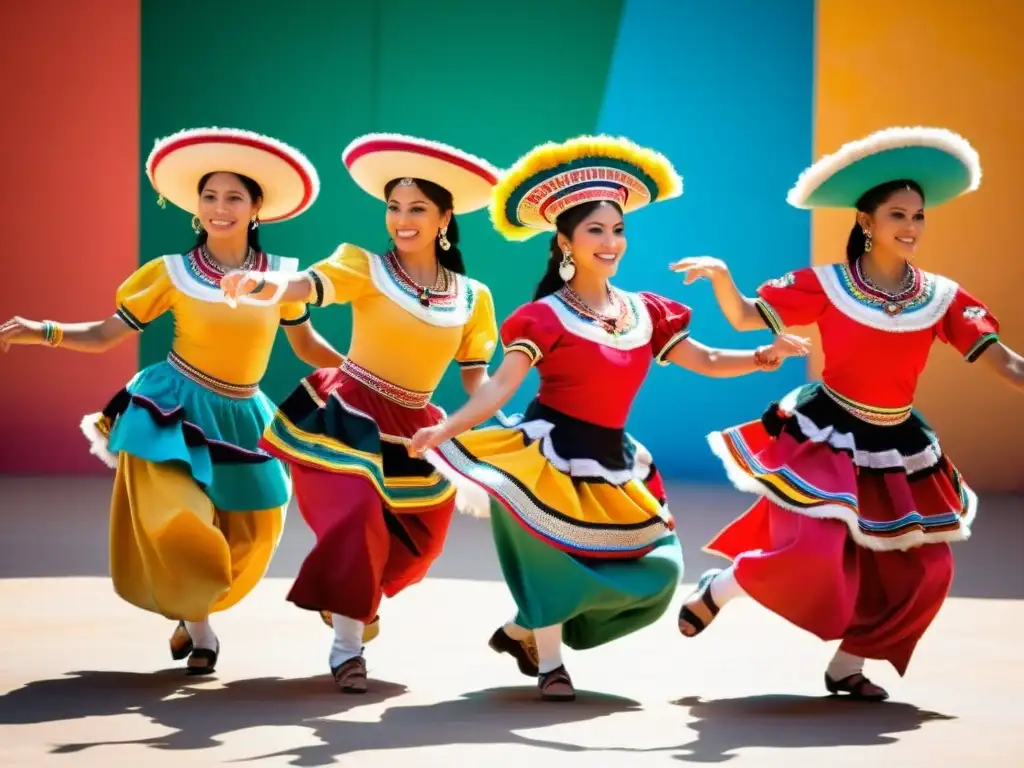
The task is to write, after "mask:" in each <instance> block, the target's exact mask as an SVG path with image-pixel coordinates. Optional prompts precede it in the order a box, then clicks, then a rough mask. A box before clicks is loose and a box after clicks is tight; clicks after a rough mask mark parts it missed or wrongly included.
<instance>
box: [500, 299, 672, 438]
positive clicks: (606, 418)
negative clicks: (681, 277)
mask: <svg viewBox="0 0 1024 768" xmlns="http://www.w3.org/2000/svg"><path fill="white" fill-rule="evenodd" d="M615 291H616V293H617V294H618V296H619V298H620V299H622V300H623V301H624V302H625V303H626V306H627V307H628V309H629V314H630V315H631V320H630V323H629V324H628V325H627V327H626V329H625V330H623V331H621V332H619V333H614V334H613V333H610V332H608V331H607V330H605V329H604V328H603V327H602V326H600V325H598V324H597V323H596V322H594V321H593V320H591V319H589V318H587V317H585V316H584V315H582V314H581V313H579V312H578V311H576V310H575V309H574V308H573V307H572V306H571V305H570V303H569V302H567V301H566V300H565V299H564V298H563V297H562V296H561V295H560V294H553V295H551V296H547V297H545V298H543V299H541V300H539V301H534V302H531V303H530V304H525V305H523V306H521V307H520V308H519V309H517V310H516V311H515V312H513V313H512V315H511V316H509V318H508V319H507V320H506V321H505V322H504V323H503V324H502V326H501V340H502V344H503V345H504V348H505V353H506V354H508V353H509V352H512V351H518V352H523V353H525V354H526V355H528V356H529V357H530V360H531V361H532V364H533V365H535V366H537V371H538V373H539V374H540V391H539V393H538V395H537V398H538V400H539V401H540V403H541V404H542V405H546V406H548V407H549V408H553V409H555V410H557V411H560V412H562V413H564V414H566V415H568V416H572V417H573V418H576V419H580V420H581V421H586V422H589V423H591V424H597V425H599V426H603V427H609V428H612V429H623V428H624V427H625V425H626V418H627V416H628V415H629V409H630V407H631V406H632V404H633V399H634V398H635V397H636V393H637V392H638V391H639V389H640V385H641V384H643V381H644V378H645V377H646V376H647V372H648V370H649V369H650V366H651V360H654V361H656V362H658V363H659V364H662V365H665V364H666V363H665V356H666V355H667V354H668V353H669V351H670V350H671V349H672V348H673V347H674V346H675V345H676V344H678V343H679V342H680V341H682V340H683V339H685V338H686V337H687V336H688V335H689V325H690V314H691V312H690V308H689V307H686V306H684V305H682V304H679V303H678V302H675V301H672V300H671V299H666V298H664V297H662V296H657V295H655V294H653V293H626V292H625V291H619V290H618V289H615Z"/></svg>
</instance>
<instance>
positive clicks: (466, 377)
mask: <svg viewBox="0 0 1024 768" xmlns="http://www.w3.org/2000/svg"><path fill="white" fill-rule="evenodd" d="M459 374H460V375H461V377H462V388H463V389H464V390H466V394H467V395H469V396H470V397H472V396H473V395H474V394H476V391H477V390H478V389H480V387H482V386H483V385H484V384H486V383H487V382H488V381H490V378H489V377H488V375H487V366H486V365H478V366H474V367H473V368H463V369H462V370H461V371H459ZM498 407H499V408H500V407H501V406H498Z"/></svg>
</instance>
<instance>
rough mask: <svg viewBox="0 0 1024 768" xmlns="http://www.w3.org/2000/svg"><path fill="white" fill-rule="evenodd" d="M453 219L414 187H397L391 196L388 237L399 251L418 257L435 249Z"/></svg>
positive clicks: (449, 213)
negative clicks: (419, 253)
mask: <svg viewBox="0 0 1024 768" xmlns="http://www.w3.org/2000/svg"><path fill="white" fill-rule="evenodd" d="M451 218H452V212H451V211H442V210H441V208H440V207H438V205H437V204H436V203H434V202H432V201H431V200H430V198H428V197H427V195H426V194H424V193H423V190H421V189H420V188H419V187H418V186H416V185H415V184H410V185H404V184H396V185H395V187H394V189H392V190H391V194H390V195H389V196H388V209H387V214H386V216H385V223H386V224H387V228H388V234H390V235H391V239H392V240H394V241H395V247H396V248H397V249H398V250H399V251H405V252H407V253H417V252H419V251H424V250H427V249H430V248H433V247H434V242H435V241H436V240H437V233H438V232H439V231H440V230H441V229H442V228H444V227H447V226H448V222H449V221H450V220H451Z"/></svg>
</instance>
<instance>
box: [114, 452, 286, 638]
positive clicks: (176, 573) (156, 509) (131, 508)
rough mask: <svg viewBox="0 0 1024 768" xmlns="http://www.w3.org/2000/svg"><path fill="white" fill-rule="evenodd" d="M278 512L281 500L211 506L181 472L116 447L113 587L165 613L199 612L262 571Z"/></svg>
mask: <svg viewBox="0 0 1024 768" xmlns="http://www.w3.org/2000/svg"><path fill="white" fill-rule="evenodd" d="M284 517H285V507H278V508H275V509H267V510H261V511H257V512H227V511H223V510H218V509H215V508H214V506H213V504H212V502H211V501H210V499H209V498H208V497H207V496H206V494H204V493H203V491H202V490H201V489H200V488H199V486H198V485H196V483H195V481H194V480H193V479H192V478H191V476H190V475H188V474H187V473H186V472H184V471H182V470H180V469H176V468H174V467H172V466H170V465H166V464H154V463H151V462H148V461H144V460H142V459H139V458H137V457H135V456H132V455H130V454H127V453H124V452H122V453H120V454H119V455H118V461H117V475H116V476H115V478H114V494H113V497H112V499H111V505H110V574H111V577H112V579H113V582H114V590H115V591H116V592H117V594H118V595H120V596H121V597H122V598H124V599H125V600H127V601H128V602H129V603H131V604H132V605H135V606H137V607H139V608H142V609H143V610H146V611H151V612H153V613H159V614H161V615H163V616H166V617H167V618H169V619H175V620H177V619H185V620H187V621H200V620H202V619H205V618H206V617H207V616H208V615H209V614H211V613H216V612H218V611H223V610H225V609H227V608H230V607H231V606H232V605H234V604H235V603H237V602H239V601H240V600H241V599H242V598H243V597H245V596H246V595H247V594H249V592H251V591H252V589H253V588H254V587H255V586H256V585H257V584H258V583H259V581H260V579H262V578H263V575H264V574H265V573H266V570H267V566H268V565H269V564H270V559H271V557H272V556H273V554H274V551H275V550H276V549H277V545H278V543H279V542H280V539H281V533H282V530H283V526H284Z"/></svg>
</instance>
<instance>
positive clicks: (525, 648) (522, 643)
mask: <svg viewBox="0 0 1024 768" xmlns="http://www.w3.org/2000/svg"><path fill="white" fill-rule="evenodd" d="M487 645H489V646H490V647H491V650H492V651H494V652H495V653H507V654H508V655H509V656H511V657H512V658H513V659H515V660H516V666H518V667H519V671H520V672H522V673H523V674H524V675H526V676H527V677H537V675H539V674H540V670H539V669H537V665H538V664H539V663H540V656H539V655H538V654H537V644H536V643H535V642H534V640H533V633H532V632H531V633H530V636H529V637H528V638H527V639H526V640H516V639H515V638H513V637H512V636H511V635H509V634H508V632H506V631H505V628H504V627H498V629H497V630H496V631H495V632H494V634H493V635H491V639H490V640H489V641H488V643H487Z"/></svg>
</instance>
